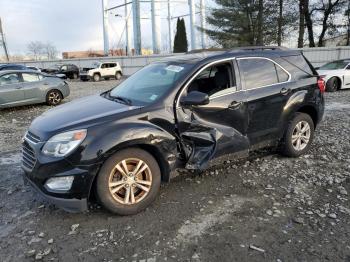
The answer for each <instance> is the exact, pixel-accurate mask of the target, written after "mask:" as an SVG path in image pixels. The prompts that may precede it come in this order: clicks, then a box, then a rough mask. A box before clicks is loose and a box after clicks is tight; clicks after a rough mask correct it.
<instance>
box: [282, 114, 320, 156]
mask: <svg viewBox="0 0 350 262" xmlns="http://www.w3.org/2000/svg"><path fill="white" fill-rule="evenodd" d="M314 132H315V127H314V122H313V120H312V119H311V117H310V116H309V115H308V114H305V113H296V114H295V116H294V118H293V119H292V120H291V121H290V122H289V123H288V126H287V129H286V132H285V134H284V137H283V139H282V143H281V152H282V154H283V155H285V156H289V157H298V156H300V155H302V154H305V153H306V152H307V151H308V150H309V149H310V146H311V143H312V141H313V138H314Z"/></svg>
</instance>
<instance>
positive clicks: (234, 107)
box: [228, 101, 243, 109]
mask: <svg viewBox="0 0 350 262" xmlns="http://www.w3.org/2000/svg"><path fill="white" fill-rule="evenodd" d="M242 104H243V102H237V101H233V102H232V103H231V104H230V105H229V106H228V108H229V109H237V108H239V107H240V106H241V105H242Z"/></svg>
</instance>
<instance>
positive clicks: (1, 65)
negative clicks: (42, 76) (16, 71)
mask: <svg viewBox="0 0 350 262" xmlns="http://www.w3.org/2000/svg"><path fill="white" fill-rule="evenodd" d="M7 66H18V67H26V66H24V65H20V64H0V67H7Z"/></svg>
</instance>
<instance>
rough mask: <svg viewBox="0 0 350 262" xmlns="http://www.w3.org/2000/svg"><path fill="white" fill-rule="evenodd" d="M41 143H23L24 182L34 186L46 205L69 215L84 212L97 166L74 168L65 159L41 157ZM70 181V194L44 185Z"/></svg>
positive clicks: (27, 141) (25, 141) (26, 141)
mask: <svg viewBox="0 0 350 262" xmlns="http://www.w3.org/2000/svg"><path fill="white" fill-rule="evenodd" d="M42 145H43V144H42V143H32V142H31V141H29V140H27V139H25V140H24V142H23V148H22V169H23V171H24V176H23V177H24V180H25V182H28V183H29V184H30V185H31V186H33V187H34V188H35V189H36V190H37V191H38V192H39V193H40V194H41V195H42V196H43V197H44V198H45V199H46V200H48V202H50V203H52V204H54V205H56V206H57V207H59V208H62V209H64V210H66V211H69V212H81V211H85V210H87V202H88V198H89V195H90V189H91V187H92V183H93V180H94V178H95V175H96V174H97V172H98V169H99V165H98V164H93V165H84V166H75V165H73V164H72V163H71V162H70V161H68V160H67V159H65V158H57V159H56V158H52V157H47V156H44V155H43V154H42V153H41V148H42ZM65 176H70V177H73V182H72V184H71V187H70V189H69V190H55V189H50V188H48V187H47V185H46V182H47V181H48V179H50V178H55V177H65Z"/></svg>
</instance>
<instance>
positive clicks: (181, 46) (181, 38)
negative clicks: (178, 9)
mask: <svg viewBox="0 0 350 262" xmlns="http://www.w3.org/2000/svg"><path fill="white" fill-rule="evenodd" d="M187 50H188V43H187V35H186V26H185V20H184V19H180V18H178V19H177V23H176V34H175V38H174V53H185V52H187Z"/></svg>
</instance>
